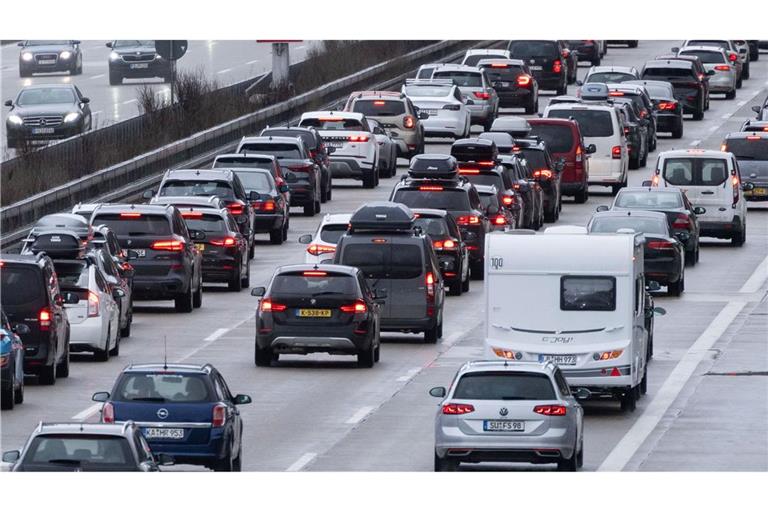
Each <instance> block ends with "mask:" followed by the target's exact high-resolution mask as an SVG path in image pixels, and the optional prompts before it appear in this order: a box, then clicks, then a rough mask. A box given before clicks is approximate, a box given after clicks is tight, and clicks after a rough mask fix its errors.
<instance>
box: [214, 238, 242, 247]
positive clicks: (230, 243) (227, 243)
mask: <svg viewBox="0 0 768 512" xmlns="http://www.w3.org/2000/svg"><path fill="white" fill-rule="evenodd" d="M236 243H237V240H235V239H234V238H232V237H231V236H228V237H226V238H222V239H221V240H211V245H217V246H219V247H234V246H235V244H236Z"/></svg>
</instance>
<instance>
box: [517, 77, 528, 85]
mask: <svg viewBox="0 0 768 512" xmlns="http://www.w3.org/2000/svg"><path fill="white" fill-rule="evenodd" d="M517 85H520V86H522V87H527V86H529V85H531V77H530V76H528V75H520V76H518V77H517Z"/></svg>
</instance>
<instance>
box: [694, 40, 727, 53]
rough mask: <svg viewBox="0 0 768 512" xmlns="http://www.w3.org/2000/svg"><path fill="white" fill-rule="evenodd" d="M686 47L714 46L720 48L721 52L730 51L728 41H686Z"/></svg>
mask: <svg viewBox="0 0 768 512" xmlns="http://www.w3.org/2000/svg"><path fill="white" fill-rule="evenodd" d="M686 46H716V47H718V48H722V49H723V50H728V51H730V49H731V48H730V45H729V44H728V41H713V40H711V39H710V40H705V39H701V40H693V41H688V44H687V45H686Z"/></svg>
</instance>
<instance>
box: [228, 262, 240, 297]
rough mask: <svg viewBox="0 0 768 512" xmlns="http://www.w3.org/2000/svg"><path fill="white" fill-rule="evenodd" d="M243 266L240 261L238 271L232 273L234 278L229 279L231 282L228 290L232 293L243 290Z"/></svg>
mask: <svg viewBox="0 0 768 512" xmlns="http://www.w3.org/2000/svg"><path fill="white" fill-rule="evenodd" d="M241 266H242V264H241V263H240V262H239V261H238V262H237V265H236V267H237V270H235V271H234V272H232V277H231V278H230V279H229V282H228V283H227V289H228V290H229V291H231V292H239V291H240V290H242V289H243V284H242V283H243V282H242V277H243V271H242V269H241Z"/></svg>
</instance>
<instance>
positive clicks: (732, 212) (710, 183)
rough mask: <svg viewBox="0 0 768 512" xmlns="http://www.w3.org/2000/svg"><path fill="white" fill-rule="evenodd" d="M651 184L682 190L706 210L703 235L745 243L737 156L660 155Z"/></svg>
mask: <svg viewBox="0 0 768 512" xmlns="http://www.w3.org/2000/svg"><path fill="white" fill-rule="evenodd" d="M590 170H591V168H590ZM651 185H652V186H654V187H660V188H662V187H675V188H681V189H683V190H685V195H686V196H688V199H689V200H690V201H691V204H693V206H701V207H703V208H704V209H705V210H706V212H705V213H704V214H702V215H699V225H700V226H701V236H712V237H715V238H730V239H731V243H732V244H733V245H736V246H741V245H743V244H744V241H745V240H746V238H747V202H746V200H745V198H744V194H743V193H742V186H741V173H740V172H739V165H738V163H737V162H736V157H734V156H733V153H727V152H723V151H711V150H705V149H679V150H675V151H664V152H663V153H661V154H659V159H658V161H657V162H656V170H655V171H654V174H653V177H652V181H651Z"/></svg>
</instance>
